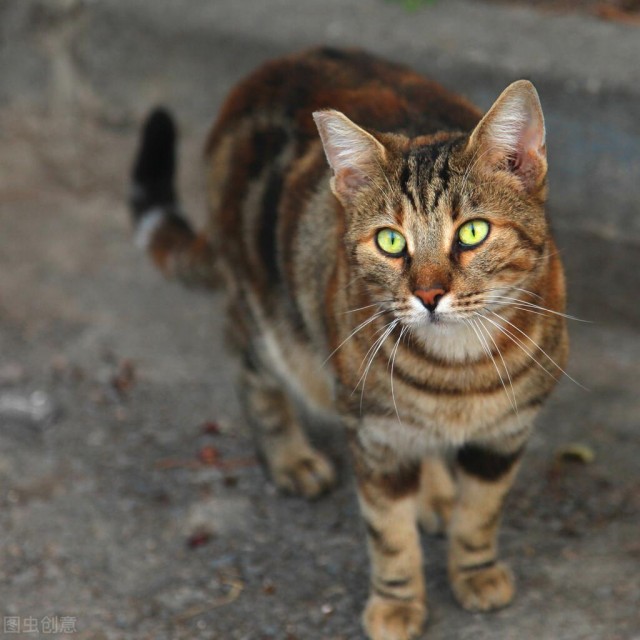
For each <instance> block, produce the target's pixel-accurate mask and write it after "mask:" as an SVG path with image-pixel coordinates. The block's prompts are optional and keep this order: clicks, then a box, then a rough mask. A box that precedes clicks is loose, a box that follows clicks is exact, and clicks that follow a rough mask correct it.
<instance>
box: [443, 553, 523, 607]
mask: <svg viewBox="0 0 640 640" xmlns="http://www.w3.org/2000/svg"><path fill="white" fill-rule="evenodd" d="M450 582H451V588H452V589H453V593H454V595H455V597H456V600H457V601H458V602H459V603H460V604H461V605H462V607H464V608H465V609H467V610H468V611H491V610H492V609H500V608H501V607H505V606H506V605H508V604H509V603H510V602H511V601H512V600H513V596H514V595H515V591H516V590H515V584H514V579H513V574H512V573H511V570H510V569H509V567H507V565H505V564H503V563H501V562H499V563H498V564H495V565H493V566H491V567H486V568H484V569H478V570H476V571H473V570H469V571H454V572H453V574H452V575H451V577H450Z"/></svg>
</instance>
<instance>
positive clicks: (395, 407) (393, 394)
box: [390, 327, 407, 424]
mask: <svg viewBox="0 0 640 640" xmlns="http://www.w3.org/2000/svg"><path fill="white" fill-rule="evenodd" d="M406 330H407V327H402V329H401V331H400V335H399V336H398V340H397V341H396V344H395V345H394V347H393V350H392V351H391V356H390V358H391V376H390V379H391V398H392V399H393V408H394V409H395V410H396V415H397V416H398V422H399V423H400V424H402V419H401V418H400V412H399V411H398V405H397V404H396V394H395V391H394V388H393V367H394V365H395V363H396V356H397V355H398V347H399V346H400V342H401V341H402V338H403V337H404V334H405V331H406Z"/></svg>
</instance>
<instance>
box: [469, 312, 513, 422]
mask: <svg viewBox="0 0 640 640" xmlns="http://www.w3.org/2000/svg"><path fill="white" fill-rule="evenodd" d="M476 315H477V316H478V329H479V330H480V332H481V333H482V330H483V329H484V331H485V333H486V335H487V336H488V337H489V339H490V340H491V342H493V346H494V347H495V349H496V351H497V352H498V355H499V356H500V360H502V366H503V367H504V370H505V373H506V374H507V379H508V380H509V386H510V387H511V396H512V397H509V393H508V392H507V387H506V385H505V384H504V380H503V379H502V376H501V375H500V372H499V371H498V375H499V376H500V382H502V386H503V387H504V392H505V393H506V394H507V398H509V401H510V402H511V406H512V407H513V409H514V411H515V412H516V415H517V416H518V417H519V414H518V401H517V399H516V392H515V389H514V388H513V380H512V379H511V374H510V373H509V367H507V363H506V362H505V360H504V356H503V355H502V351H500V348H499V347H498V344H497V343H496V341H495V340H494V339H493V336H492V335H491V331H489V329H487V327H485V326H484V324H483V322H482V319H483V317H482V315H480V314H479V313H477V314H476ZM474 324H475V323H474ZM489 351H490V350H489ZM492 359H493V356H492ZM493 364H494V366H495V364H496V363H495V360H494V363H493ZM497 370H498V367H497V366H496V371H497Z"/></svg>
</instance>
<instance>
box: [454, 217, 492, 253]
mask: <svg viewBox="0 0 640 640" xmlns="http://www.w3.org/2000/svg"><path fill="white" fill-rule="evenodd" d="M488 235H489V223H488V222H487V221H486V220H469V222H465V223H464V224H463V225H462V226H461V227H460V229H458V241H459V242H460V244H461V245H462V246H463V247H465V248H466V247H475V246H476V245H478V244H480V243H481V242H482V241H483V240H484V239H485V238H486V237H487V236H488Z"/></svg>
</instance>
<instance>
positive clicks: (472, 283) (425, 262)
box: [314, 80, 548, 328]
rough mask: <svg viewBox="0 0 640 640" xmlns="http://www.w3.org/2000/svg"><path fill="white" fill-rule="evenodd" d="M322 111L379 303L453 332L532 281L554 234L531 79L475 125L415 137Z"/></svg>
mask: <svg viewBox="0 0 640 640" xmlns="http://www.w3.org/2000/svg"><path fill="white" fill-rule="evenodd" d="M314 118H315V121H316V124H317V126H318V130H319V132H320V137H321V138H322V143H323V145H324V149H325V152H326V155H327V159H328V161H329V164H330V165H331V168H332V169H333V178H332V181H331V188H332V190H333V192H334V194H335V195H336V197H337V198H338V200H339V201H340V202H341V203H342V205H343V207H344V209H345V211H346V218H347V221H346V225H347V227H346V233H345V242H346V245H347V250H348V253H349V256H350V260H351V261H352V263H353V264H354V265H355V268H356V270H357V274H356V275H358V276H361V278H362V279H363V280H364V281H365V282H366V283H367V286H368V287H369V290H370V291H371V293H372V294H373V296H374V300H377V301H383V300H384V301H389V302H388V303H385V304H388V305H390V306H391V307H392V308H393V311H394V314H395V316H396V317H397V318H399V319H400V320H401V321H402V322H403V323H406V324H408V325H411V326H419V325H422V326H424V325H425V324H427V325H429V324H431V325H438V326H441V327H443V328H444V327H450V328H455V327H456V326H460V325H461V324H462V323H464V321H465V320H467V319H469V318H473V317H474V316H473V314H474V313H477V312H482V311H484V310H486V309H490V308H491V307H492V306H493V305H495V304H500V301H501V300H502V299H503V298H502V297H509V296H511V295H513V294H514V293H515V292H517V291H519V290H522V289H525V288H526V286H527V282H528V280H529V279H530V278H531V277H532V274H534V273H535V272H536V270H537V269H538V268H540V267H539V265H540V264H541V262H542V259H541V258H542V256H543V253H544V250H545V246H546V242H547V237H548V229H547V222H546V218H545V213H544V201H545V197H546V173H547V162H546V151H545V128H544V119H543V115H542V109H541V107H540V102H539V99H538V94H537V92H536V90H535V88H534V87H533V85H532V84H531V83H530V82H528V81H525V80H521V81H519V82H515V83H513V84H512V85H510V86H509V87H508V88H507V89H506V90H505V91H504V92H503V93H502V95H501V96H500V97H499V98H498V100H497V101H496V102H495V104H494V105H493V107H492V108H491V109H490V110H489V112H488V113H487V114H486V115H485V116H484V118H482V120H481V121H480V122H479V124H478V125H477V126H476V128H475V129H474V130H473V131H472V132H471V133H464V134H463V133H442V134H436V135H432V136H423V137H419V138H414V139H409V138H406V137H404V136H400V135H396V134H384V133H377V132H369V131H365V130H364V129H362V128H360V127H359V126H357V125H356V124H354V123H353V122H352V121H351V120H349V119H348V118H347V117H346V116H344V115H343V114H342V113H340V112H337V111H320V112H316V113H315V114H314ZM516 295H517V294H516ZM465 324H466V323H465Z"/></svg>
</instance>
